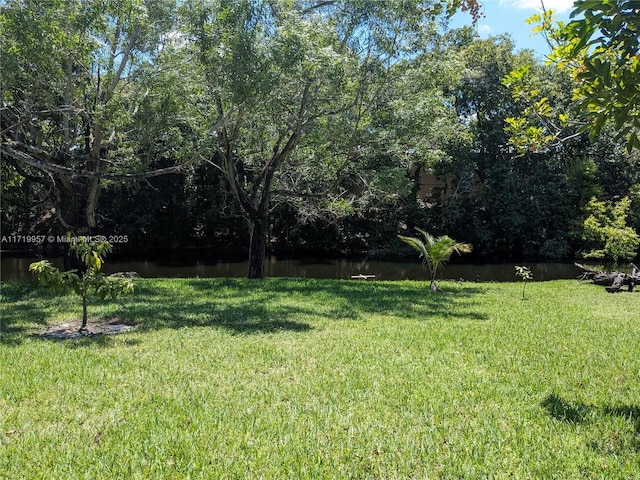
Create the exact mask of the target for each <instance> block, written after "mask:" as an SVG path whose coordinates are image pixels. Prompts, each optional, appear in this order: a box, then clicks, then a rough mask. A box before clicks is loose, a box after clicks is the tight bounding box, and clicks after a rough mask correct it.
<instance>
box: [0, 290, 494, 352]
mask: <svg viewBox="0 0 640 480" xmlns="http://www.w3.org/2000/svg"><path fill="white" fill-rule="evenodd" d="M447 288H448V291H446V292H445V293H436V294H434V293H432V292H430V291H429V290H428V285H427V283H426V282H423V283H420V282H365V281H336V280H316V279H294V278H289V279H285V278H278V279H265V280H262V281H257V280H256V281H250V280H246V279H237V278H216V279H197V278H195V279H162V280H152V279H149V280H142V281H138V282H137V286H136V289H135V292H134V293H133V294H132V295H127V296H124V297H121V298H119V299H117V300H115V301H107V303H105V305H107V306H106V307H104V309H103V310H102V312H101V313H100V315H105V310H106V315H107V316H110V317H117V318H118V319H120V320H121V321H122V322H123V323H130V324H134V325H136V326H137V328H136V330H137V331H142V332H144V331H152V330H160V329H164V328H171V329H179V328H185V327H214V328H224V329H227V330H230V331H231V332H233V333H234V334H243V335H248V334H259V333H277V332H299V333H303V332H307V331H310V330H311V329H313V328H314V325H313V323H314V321H316V320H317V319H328V320H336V321H344V320H347V321H349V320H351V321H353V320H356V321H366V320H367V319H368V317H369V316H371V315H382V316H386V317H389V318H390V319H393V318H416V319H419V320H429V319H432V318H445V319H452V320H455V319H464V320H472V321H475V320H486V315H485V314H484V313H482V312H481V310H480V309H479V308H476V305H477V304H478V302H477V300H476V298H477V296H478V295H481V294H482V293H483V291H484V289H483V288H482V287H479V286H477V285H474V284H450V285H448V286H447ZM3 295H4V297H5V298H6V300H7V301H8V303H9V305H10V307H9V309H10V310H11V312H12V315H11V317H12V319H13V320H10V321H9V322H8V325H5V327H7V330H5V332H7V333H8V335H3V336H2V339H1V340H0V341H1V342H2V343H7V344H10V343H19V342H20V341H21V338H22V337H23V336H24V335H26V334H28V333H32V331H33V323H34V322H35V323H36V324H38V325H39V324H42V325H43V326H44V325H46V324H47V321H46V319H47V318H50V317H51V316H52V315H53V314H54V313H55V312H59V311H60V310H59V308H58V309H57V310H56V309H55V308H54V307H51V311H49V310H48V307H47V309H45V311H43V308H42V305H43V298H42V295H47V297H46V299H45V302H44V304H46V305H49V302H52V304H53V305H55V303H56V299H55V295H53V294H50V293H49V292H48V291H47V290H45V289H42V288H41V287H38V285H37V284H34V283H30V284H28V285H24V284H23V285H20V284H18V285H16V286H11V287H9V288H7V289H5V288H4V285H3ZM29 298H34V299H35V298H37V299H38V303H37V304H35V302H28V301H25V299H29ZM93 302H94V303H93V305H92V306H91V310H93V309H94V308H95V307H96V306H97V302H95V301H93ZM94 312H95V310H94ZM90 315H92V313H91V311H90ZM92 338H94V337H88V338H85V339H82V341H81V342H80V343H87V342H89V343H90V342H95V343H96V344H98V343H99V342H106V343H105V345H108V344H109V342H110V340H104V341H103V340H100V341H98V340H92ZM75 343H78V342H75Z"/></svg>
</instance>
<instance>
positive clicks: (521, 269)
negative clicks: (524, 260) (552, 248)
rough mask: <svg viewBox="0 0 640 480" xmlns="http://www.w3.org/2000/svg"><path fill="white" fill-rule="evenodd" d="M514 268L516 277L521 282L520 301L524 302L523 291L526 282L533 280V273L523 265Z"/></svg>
mask: <svg viewBox="0 0 640 480" xmlns="http://www.w3.org/2000/svg"><path fill="white" fill-rule="evenodd" d="M514 268H515V270H516V277H519V278H520V279H521V280H522V299H523V300H524V289H525V286H526V284H527V281H529V280H533V273H532V272H531V269H530V268H529V267H525V266H523V265H516V266H515V267H514Z"/></svg>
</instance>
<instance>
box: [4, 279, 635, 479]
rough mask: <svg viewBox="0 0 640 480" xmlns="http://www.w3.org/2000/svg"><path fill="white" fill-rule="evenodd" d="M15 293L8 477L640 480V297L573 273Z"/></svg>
mask: <svg viewBox="0 0 640 480" xmlns="http://www.w3.org/2000/svg"><path fill="white" fill-rule="evenodd" d="M441 286H442V287H443V289H444V290H445V293H444V294H433V293H430V292H429V289H428V284H427V283H426V282H361V281H330V280H327V281H325V280H299V279H267V280H265V281H262V282H260V281H250V280H244V279H156V280H151V279H147V280H139V281H137V289H136V292H135V294H133V295H131V296H128V297H124V298H122V299H119V300H117V301H116V302H113V303H100V302H98V301H94V302H93V303H92V305H90V310H89V313H90V316H93V317H118V318H120V319H121V320H122V321H123V322H129V323H135V324H137V325H138V327H137V329H136V330H135V331H133V332H129V333H125V334H120V335H114V336H108V337H105V336H103V337H92V338H84V339H78V340H58V341H56V340H45V339H41V338H39V337H37V336H35V335H33V334H34V333H35V332H37V331H39V330H41V329H42V328H43V327H44V326H46V325H48V324H53V323H58V322H61V321H65V320H71V319H74V318H77V317H78V316H79V315H80V306H79V305H78V302H77V299H76V298H75V297H74V296H73V295H67V296H62V297H59V296H55V295H53V294H50V293H49V292H48V291H46V290H44V289H42V288H41V287H38V286H36V285H35V284H33V283H5V284H3V285H2V336H1V337H0V478H2V479H40V478H42V479H45V478H46V479H73V478H91V479H115V478H126V479H165V478H167V479H186V478H191V479H198V478H205V479H208V478H211V479H218V478H220V479H258V478H264V479H285V478H286V479H325V478H354V479H366V478H377V479H409V478H416V479H426V478H471V479H478V478H594V479H595V478H621V479H622V478H624V479H631V478H640V355H639V354H640V295H638V294H637V293H632V294H629V293H619V294H608V293H606V292H605V290H604V288H602V287H598V286H594V285H590V284H586V283H577V282H575V281H553V282H540V283H535V282H534V283H530V284H528V285H527V289H526V299H525V300H522V287H521V284H518V283H515V282H514V283H505V284H497V283H496V284H489V283H484V284H483V283H480V284H475V283H454V282H441Z"/></svg>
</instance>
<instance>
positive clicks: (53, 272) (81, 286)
mask: <svg viewBox="0 0 640 480" xmlns="http://www.w3.org/2000/svg"><path fill="white" fill-rule="evenodd" d="M70 248H71V250H72V251H73V252H74V253H75V255H76V256H77V257H78V258H79V259H80V260H82V263H84V265H85V266H86V271H85V272H84V273H82V274H81V275H79V274H78V273H79V272H78V271H77V270H69V271H67V272H61V271H60V270H59V269H58V268H56V267H54V266H53V265H52V264H51V263H50V262H49V261H48V260H42V261H40V262H35V263H32V264H31V265H29V271H31V272H32V273H34V274H35V275H36V277H37V278H38V281H40V283H42V284H44V285H46V286H48V287H49V288H50V289H51V290H52V291H57V292H62V291H64V290H66V289H68V288H71V289H72V290H73V291H74V292H76V293H77V294H78V295H79V296H80V297H81V298H82V325H81V326H80V332H84V331H86V328H87V297H88V296H89V294H90V293H91V292H93V293H95V294H96V295H97V296H98V297H100V298H101V299H103V300H104V299H105V298H107V297H111V298H114V299H115V298H116V297H117V296H118V295H120V294H124V293H130V292H132V291H133V282H132V281H131V280H130V279H125V278H113V277H105V276H104V274H103V273H102V272H101V271H100V270H101V268H102V265H103V263H104V257H105V256H106V254H107V253H109V252H110V251H111V244H110V243H109V242H99V243H90V242H87V241H86V240H84V239H82V240H80V241H77V242H74V243H73V244H72V245H71V247H70Z"/></svg>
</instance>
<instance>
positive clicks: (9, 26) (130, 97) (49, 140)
mask: <svg viewBox="0 0 640 480" xmlns="http://www.w3.org/2000/svg"><path fill="white" fill-rule="evenodd" d="M170 5H171V3H170V2H165V1H142V0H127V1H122V2H81V1H58V0H48V1H30V0H28V1H17V0H16V1H8V2H5V3H4V5H2V8H1V9H0V32H2V33H1V34H2V52H1V56H2V63H3V65H2V82H1V86H0V88H1V89H2V92H1V93H2V110H1V125H2V145H1V148H2V154H3V155H2V156H3V159H6V160H7V161H8V162H10V163H11V164H12V165H13V166H14V167H15V168H16V169H17V171H19V172H20V173H21V174H22V175H23V176H24V177H25V178H28V179H30V180H32V181H35V182H38V183H40V184H42V185H43V186H44V187H45V192H46V194H45V195H46V197H47V198H48V201H49V202H50V203H51V205H52V209H53V211H54V212H55V214H56V215H57V217H58V219H59V222H60V223H61V224H62V225H63V226H64V228H65V229H68V230H71V231H74V232H76V233H88V232H89V231H91V230H92V229H93V228H95V227H96V226H97V225H98V224H99V221H100V219H99V218H98V214H97V204H98V199H99V197H100V194H101V192H102V189H103V187H104V181H105V180H107V179H138V178H143V177H150V176H154V175H159V174H164V173H168V172H172V171H175V170H176V169H172V168H170V169H167V170H161V171H155V172H153V173H150V172H148V171H146V170H147V169H146V166H145V165H144V164H142V163H140V162H139V161H138V160H139V157H137V156H136V155H135V149H136V147H135V143H136V139H135V138H132V137H130V136H128V132H127V128H126V125H127V119H128V118H129V117H131V116H132V115H133V114H134V113H135V111H136V110H137V108H138V105H139V100H140V98H141V95H140V92H138V91H136V86H137V84H136V83H135V82H134V79H136V76H137V75H138V74H139V73H140V72H142V71H143V69H144V67H145V66H147V65H150V64H153V59H154V58H155V57H156V56H157V55H158V53H159V52H160V50H161V48H160V47H161V45H162V39H163V37H164V36H165V35H166V33H167V32H168V31H169V30H170V24H171V18H172V16H171V14H170V9H169V8H170Z"/></svg>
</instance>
